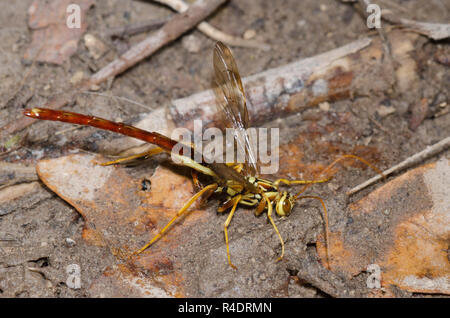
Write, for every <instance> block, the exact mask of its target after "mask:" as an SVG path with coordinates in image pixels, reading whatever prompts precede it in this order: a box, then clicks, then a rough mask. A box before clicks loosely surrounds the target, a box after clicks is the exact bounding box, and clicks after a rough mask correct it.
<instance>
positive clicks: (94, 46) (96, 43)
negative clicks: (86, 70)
mask: <svg viewBox="0 0 450 318" xmlns="http://www.w3.org/2000/svg"><path fill="white" fill-rule="evenodd" d="M84 45H85V46H86V48H87V49H88V51H89V54H90V55H91V56H92V57H93V58H94V59H96V60H98V59H99V58H101V57H102V56H103V55H104V54H105V53H106V52H107V51H108V47H107V46H106V45H105V43H103V42H102V41H100V40H99V39H97V38H96V37H95V36H94V35H92V34H90V33H87V34H86V35H85V36H84Z"/></svg>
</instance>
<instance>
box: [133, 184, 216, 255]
mask: <svg viewBox="0 0 450 318" xmlns="http://www.w3.org/2000/svg"><path fill="white" fill-rule="evenodd" d="M216 188H217V184H216V183H213V184H210V185H208V186H206V187H204V188H203V189H202V190H201V191H199V192H197V193H196V194H195V195H194V196H193V197H192V198H191V199H190V200H189V201H188V202H186V204H185V205H184V206H183V207H182V208H181V210H180V211H178V212H177V214H176V215H175V216H174V217H173V218H172V219H171V220H170V221H169V223H167V225H166V226H165V227H164V228H163V229H162V230H161V231H159V233H158V234H156V235H155V237H153V238H152V240H151V241H150V242H148V243H147V244H145V245H144V247H142V248H141V249H139V250H138V251H136V252H134V253H133V254H132V255H138V254H140V253H142V252H143V251H145V250H146V249H147V248H148V247H150V246H151V245H152V244H153V243H154V242H155V241H157V240H158V239H159V238H160V237H161V236H162V235H163V234H164V232H166V231H167V229H168V228H169V227H170V225H171V224H172V223H173V222H175V220H176V219H177V218H179V217H180V216H181V215H182V214H183V213H184V212H186V210H187V209H189V207H190V206H191V205H192V204H193V203H194V202H195V201H196V200H197V199H198V198H199V197H201V196H202V194H203V193H205V192H207V191H210V190H212V189H216Z"/></svg>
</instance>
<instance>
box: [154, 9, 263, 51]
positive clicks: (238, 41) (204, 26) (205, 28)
mask: <svg viewBox="0 0 450 318" xmlns="http://www.w3.org/2000/svg"><path fill="white" fill-rule="evenodd" d="M153 1H156V2H159V3H161V4H164V5H166V6H168V7H170V8H172V9H173V10H175V11H177V12H184V11H186V10H187V9H188V8H189V5H188V4H186V3H185V2H184V1H183V0H153ZM197 29H198V30H199V31H201V32H203V33H204V34H205V35H206V36H208V37H210V38H212V39H214V40H216V41H222V42H224V43H226V44H228V45H230V46H240V47H250V48H258V49H261V50H264V51H268V50H270V46H269V45H268V44H266V43H261V42H258V41H251V40H245V39H242V38H239V37H235V36H232V35H229V34H226V33H224V32H222V31H220V30H218V29H216V28H215V27H213V26H212V25H211V24H209V23H207V22H201V23H200V24H199V25H198V26H197Z"/></svg>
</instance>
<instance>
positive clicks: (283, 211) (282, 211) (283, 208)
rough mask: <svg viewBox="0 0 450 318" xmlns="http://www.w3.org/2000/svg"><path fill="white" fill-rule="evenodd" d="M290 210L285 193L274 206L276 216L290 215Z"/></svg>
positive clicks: (290, 204)
mask: <svg viewBox="0 0 450 318" xmlns="http://www.w3.org/2000/svg"><path fill="white" fill-rule="evenodd" d="M291 210H292V203H291V201H290V200H289V198H288V194H287V192H284V193H283V195H282V196H281V198H280V200H279V201H278V203H277V206H276V211H277V214H278V215H280V216H287V215H289V213H291Z"/></svg>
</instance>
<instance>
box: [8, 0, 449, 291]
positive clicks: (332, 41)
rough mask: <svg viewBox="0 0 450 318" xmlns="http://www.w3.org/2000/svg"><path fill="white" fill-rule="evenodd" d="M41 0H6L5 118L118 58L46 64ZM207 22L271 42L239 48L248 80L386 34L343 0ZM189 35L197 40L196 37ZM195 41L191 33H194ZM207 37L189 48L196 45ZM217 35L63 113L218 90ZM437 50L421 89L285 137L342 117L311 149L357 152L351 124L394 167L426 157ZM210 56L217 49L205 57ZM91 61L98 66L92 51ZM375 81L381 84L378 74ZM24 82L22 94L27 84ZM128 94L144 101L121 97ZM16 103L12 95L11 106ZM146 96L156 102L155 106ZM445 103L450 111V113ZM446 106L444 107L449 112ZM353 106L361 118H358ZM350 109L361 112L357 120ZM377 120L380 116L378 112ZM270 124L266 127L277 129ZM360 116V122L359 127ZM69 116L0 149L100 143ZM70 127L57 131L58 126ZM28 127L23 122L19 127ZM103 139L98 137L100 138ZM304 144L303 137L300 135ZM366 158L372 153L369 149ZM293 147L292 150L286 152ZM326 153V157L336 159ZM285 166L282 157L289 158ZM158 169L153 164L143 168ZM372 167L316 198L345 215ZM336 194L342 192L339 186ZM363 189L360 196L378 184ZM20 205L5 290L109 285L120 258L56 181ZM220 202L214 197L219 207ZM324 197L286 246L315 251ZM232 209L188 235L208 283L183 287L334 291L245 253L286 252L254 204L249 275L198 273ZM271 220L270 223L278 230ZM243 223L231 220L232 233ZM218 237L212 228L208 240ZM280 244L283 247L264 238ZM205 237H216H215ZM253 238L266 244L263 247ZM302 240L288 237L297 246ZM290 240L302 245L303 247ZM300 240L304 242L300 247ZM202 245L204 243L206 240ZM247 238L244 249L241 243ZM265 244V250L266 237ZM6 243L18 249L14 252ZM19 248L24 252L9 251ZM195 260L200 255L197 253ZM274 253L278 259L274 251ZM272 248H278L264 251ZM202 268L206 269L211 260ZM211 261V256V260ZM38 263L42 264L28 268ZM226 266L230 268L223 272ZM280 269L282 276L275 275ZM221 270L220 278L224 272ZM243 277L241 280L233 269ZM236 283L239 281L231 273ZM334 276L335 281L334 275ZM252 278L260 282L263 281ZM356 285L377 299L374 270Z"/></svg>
mask: <svg viewBox="0 0 450 318" xmlns="http://www.w3.org/2000/svg"><path fill="white" fill-rule="evenodd" d="M389 2H392V3H395V6H393V8H396V9H397V10H400V9H401V10H400V11H399V14H401V15H402V17H405V18H409V19H413V20H417V21H427V22H436V23H448V21H449V20H450V19H449V18H450V1H449V0H439V1H438V0H436V1H425V0H420V1H419V0H416V1H403V0H397V1H389ZM31 3H32V0H22V1H13V2H11V1H6V0H0V8H1V10H0V83H1V84H0V127H1V126H3V125H5V124H7V123H9V122H11V121H14V120H15V119H17V118H19V117H20V116H21V110H22V109H24V108H29V107H31V106H35V105H36V106H39V105H42V104H44V103H45V102H46V101H47V100H48V98H50V97H51V96H54V95H57V94H59V93H61V92H63V91H64V90H65V89H66V87H68V83H70V80H71V78H72V77H73V76H74V74H76V73H77V72H78V71H83V72H84V73H85V74H91V73H92V71H93V68H94V69H95V68H100V67H102V66H104V65H105V64H106V63H107V62H108V59H110V58H111V56H109V55H107V56H105V57H104V58H102V59H99V60H96V61H93V60H89V58H86V57H87V56H88V52H87V50H86V48H85V47H84V46H83V45H82V44H81V43H80V45H79V48H78V51H77V52H76V53H75V55H74V56H72V57H71V58H70V60H69V61H68V62H66V63H64V64H63V65H62V66H55V65H49V64H44V63H30V61H25V60H24V59H23V56H24V52H25V50H26V48H27V46H28V44H29V43H30V39H31V36H30V30H29V28H28V26H27V10H28V7H29V6H30V4H31ZM171 14H172V12H171V11H170V10H169V9H167V8H165V7H163V6H161V5H158V4H155V3H153V2H151V1H130V0H108V1H98V2H96V4H95V6H94V7H92V8H91V9H90V10H89V11H88V14H87V18H88V21H89V27H88V32H90V33H92V34H94V35H97V36H98V37H100V38H104V37H103V35H104V34H105V32H106V31H108V30H109V29H111V28H113V27H117V26H122V25H126V24H128V23H134V22H140V21H145V20H148V19H153V18H154V19H158V18H163V17H167V16H170V15H171ZM208 22H210V23H211V24H213V25H214V26H216V27H218V28H220V29H222V30H224V31H226V32H227V33H230V34H233V35H237V36H242V35H243V34H244V33H245V32H246V31H247V30H255V31H256V35H255V39H257V40H260V41H264V42H266V43H269V44H270V45H271V50H270V51H268V52H266V51H263V50H257V49H248V48H233V53H234V56H235V59H236V60H237V61H238V65H239V68H240V72H241V74H242V75H243V76H246V75H250V74H255V73H259V72H261V71H263V70H266V69H269V68H272V67H276V66H280V65H284V64H286V63H289V62H292V61H294V60H297V59H300V58H303V57H310V56H314V55H317V54H319V53H323V52H326V51H329V50H331V49H334V48H337V47H340V46H342V45H345V44H347V43H349V42H351V41H354V40H356V39H358V38H361V37H363V36H367V35H372V36H374V35H375V36H376V32H375V33H374V32H373V31H370V30H368V29H367V28H366V26H365V20H364V18H363V17H362V16H361V15H360V14H359V13H358V12H357V11H356V10H355V8H354V6H353V5H351V4H348V3H342V2H340V1H325V0H323V1H316V0H304V1H298V0H276V1H266V0H248V1H238V0H231V1H229V2H227V3H226V5H224V6H223V7H221V8H220V9H219V10H218V11H217V12H216V13H215V14H214V15H213V16H212V17H210V18H209V19H208ZM144 37H145V34H143V35H136V36H133V37H130V38H128V39H126V40H121V41H108V42H107V44H108V45H109V46H110V47H111V48H112V49H114V50H117V51H118V52H121V51H123V50H125V49H126V48H128V47H129V46H131V45H133V44H134V43H137V42H138V41H139V40H142V39H143V38H144ZM188 37H189V38H188ZM187 39H188V40H187ZM188 41H190V42H195V43H197V44H198V45H199V48H198V50H196V52H195V53H192V52H190V51H189V50H188V48H189V45H188V44H189V43H188V44H187V42H188ZM213 46H214V41H213V40H211V39H209V38H207V37H206V36H204V35H203V34H202V33H200V32H199V31H197V30H193V31H191V32H188V34H186V35H184V37H183V38H180V39H178V40H176V41H174V42H173V43H172V44H170V45H168V46H165V47H164V48H163V49H161V50H159V51H158V52H157V53H156V54H154V55H153V56H151V57H150V58H147V59H145V60H144V61H142V62H141V63H139V64H138V65H137V66H135V67H133V68H131V69H130V70H128V71H126V72H125V73H124V74H122V75H121V76H118V77H117V78H115V79H114V81H113V82H112V83H110V84H111V85H110V87H109V89H108V88H106V87H102V90H101V91H99V92H98V93H101V94H102V96H99V95H95V94H83V95H79V96H78V97H77V99H76V102H75V103H74V105H70V106H69V107H67V108H66V109H70V110H73V111H77V112H81V113H90V114H98V115H102V114H103V115H102V116H103V117H107V118H109V119H112V120H124V121H128V122H132V121H133V120H135V119H136V118H138V117H139V114H141V113H145V112H148V111H149V109H156V108H157V107H160V106H162V105H166V104H168V103H169V102H170V101H171V100H172V99H176V98H181V97H185V96H188V95H191V94H194V93H196V92H199V91H202V90H205V89H208V88H210V85H211V79H212V66H211V63H210V60H211V59H210V56H211V52H212V48H213ZM437 54H440V55H442V56H447V59H448V56H449V55H450V47H449V42H448V40H447V41H440V42H435V41H429V40H428V39H426V38H425V37H424V38H423V41H422V46H421V47H420V48H418V49H417V55H416V56H415V58H416V60H417V63H418V65H419V69H418V72H419V74H420V79H421V80H420V82H419V84H418V85H417V87H414V89H413V90H411V92H410V94H408V95H402V96H395V95H394V96H393V95H392V94H390V92H385V93H384V95H383V94H382V95H380V94H379V95H376V96H367V97H360V98H356V99H354V100H344V101H339V102H335V103H331V102H330V105H329V107H330V109H329V110H328V109H324V107H325V106H323V107H322V108H312V109H306V110H305V111H304V112H303V113H302V114H301V118H302V120H301V121H299V116H297V115H292V116H290V117H287V118H284V119H283V120H282V122H281V123H280V121H276V123H277V126H279V127H280V128H281V130H280V136H281V137H282V139H284V140H285V142H286V143H288V142H292V141H293V140H292V138H291V137H290V136H298V135H299V134H301V133H302V132H305V131H308V129H310V127H311V125H319V126H325V125H326V124H327V123H329V122H332V121H335V120H336V121H339V120H341V119H342V123H341V124H340V125H336V127H337V128H336V129H335V130H334V131H333V132H332V133H330V134H326V133H323V134H322V135H321V137H320V140H319V139H317V137H314V136H313V135H310V136H311V138H312V139H314V138H315V139H314V143H312V144H314V145H316V144H317V143H318V142H319V141H320V142H322V143H324V144H327V145H330V144H338V145H339V150H340V151H339V152H342V151H343V152H346V151H351V150H352V149H354V147H355V144H354V141H353V140H351V139H350V138H349V137H348V135H346V133H345V132H346V129H347V128H348V127H351V128H352V130H353V131H356V132H358V133H361V134H362V135H363V136H364V138H363V140H360V141H358V142H360V143H362V144H364V145H366V146H370V147H372V148H373V149H375V150H374V153H372V154H371V153H367V154H366V155H367V156H369V158H368V159H373V160H375V161H376V165H377V166H378V167H379V168H380V169H382V170H384V169H387V168H389V167H391V166H392V165H394V164H396V163H398V162H400V161H401V160H403V159H405V158H407V157H409V156H411V155H413V154H414V153H417V152H419V151H421V150H423V149H424V148H426V147H427V146H428V145H431V144H434V143H436V142H438V141H440V140H442V139H444V138H445V137H447V136H449V135H450V115H449V112H448V111H447V112H446V110H448V109H449V107H450V106H449V103H448V102H449V90H448V87H449V85H448V84H449V83H450V69H449V66H448V62H447V65H443V64H442V63H439V61H437V59H436V58H435V57H436V55H437ZM205 57H208V58H205ZM87 59H88V60H89V61H90V62H91V63H94V65H92V64H91V63H87V62H86V60H87ZM367 85H368V86H370V85H374V86H376V83H367ZM16 92H17V94H16ZM112 96H118V97H123V98H126V99H128V100H132V101H134V102H136V103H130V102H126V101H124V99H119V98H115V97H112ZM423 98H427V100H428V101H430V103H429V108H428V110H427V113H426V116H425V119H424V120H423V121H422V122H421V123H420V125H418V127H417V129H415V130H411V129H410V128H409V127H410V121H411V110H412V106H413V105H416V104H418V102H419V101H420V100H421V99H423ZM7 101H8V102H7ZM142 105H146V106H145V108H144V107H143V106H142ZM381 106H386V107H393V108H394V109H395V112H394V113H393V114H391V115H388V116H385V117H383V116H378V117H377V115H376V114H377V113H376V111H377V110H380V107H381ZM445 112H446V113H445ZM441 113H442V115H438V114H441ZM349 114H353V115H349ZM349 116H350V119H349ZM374 118H375V122H374ZM271 124H272V123H270V122H269V123H266V124H265V125H266V126H268V127H270V126H271ZM349 125H350V126H349ZM67 129H68V126H67V125H63V124H60V123H48V122H38V123H35V124H33V125H32V126H31V127H30V128H28V129H26V131H27V132H28V136H27V141H26V143H25V145H24V146H23V147H21V148H20V149H18V150H17V151H13V152H11V153H8V154H5V155H2V157H1V159H0V160H2V161H5V162H13V163H26V164H35V163H36V161H37V160H39V159H41V158H50V157H58V156H61V155H62V154H65V153H67V152H68V151H69V150H71V149H74V148H81V149H83V150H85V151H91V152H96V151H97V150H98V149H96V148H95V142H91V140H90V139H88V140H82V138H85V137H88V136H92V134H94V132H95V130H94V129H91V128H83V129H81V131H82V132H81V133H80V130H79V129H77V130H67ZM56 132H59V133H58V134H55V133H56ZM22 133H24V132H22ZM95 137H96V138H100V139H101V138H111V135H110V134H106V133H102V132H101V133H98V134H97V135H96V136H95ZM89 138H92V137H89ZM294 141H295V140H294ZM302 141H303V142H305V144H299V147H301V148H302V149H303V150H304V151H303V152H304V154H305V157H304V158H302V161H303V162H308V161H310V162H313V161H315V160H319V159H318V156H319V157H320V155H321V154H320V148H319V149H317V147H313V146H312V145H308V144H307V142H308V141H307V140H306V141H305V140H302ZM362 155H364V154H362ZM286 157H289V156H288V155H286ZM441 157H449V152H448V150H447V151H444V152H442V153H440V154H439V155H437V156H435V157H433V158H431V159H429V160H428V161H427V162H433V161H436V160H438V159H439V158H441ZM328 159H329V158H320V160H322V161H326V160H328ZM281 168H282V167H281ZM136 169H137V170H135V171H134V172H133V171H130V172H129V173H130V175H132V176H136V177H137V176H138V175H139V174H140V173H149V171H153V170H152V169H154V166H153V168H152V167H150V168H143V167H138V168H136ZM145 169H147V170H145ZM370 176H371V172H370V170H367V169H357V168H354V167H353V168H349V169H347V170H346V169H344V170H343V171H342V172H341V173H339V174H338V176H337V178H336V180H334V181H333V182H332V183H331V184H330V186H328V187H327V186H325V187H323V188H322V189H321V190H320V189H319V190H317V191H318V192H316V194H317V195H321V196H323V197H324V198H326V201H327V205H329V210H330V211H333V210H335V211H339V210H340V211H343V210H345V207H346V205H347V204H348V203H349V202H348V201H349V200H348V199H347V198H346V196H345V191H340V190H339V189H344V188H345V189H348V188H351V187H352V186H353V185H357V184H359V183H361V182H363V181H365V180H366V179H368V178H369V177H370ZM330 190H331V191H332V193H333V194H330ZM370 190H371V189H366V190H365V191H362V192H361V193H359V194H357V195H356V196H355V197H354V198H352V199H351V201H356V200H358V199H359V198H361V197H363V196H364V195H366V194H368V193H369V192H370ZM11 204H12V203H11V202H6V203H5V202H0V212H2V211H6V212H5V213H0V297H99V296H105V295H109V294H108V293H107V292H105V290H108V287H106V288H99V287H98V286H97V287H95V288H92V287H91V285H92V284H93V283H94V282H97V283H98V278H99V277H101V276H102V275H103V273H104V272H105V270H107V269H108V268H113V267H115V266H116V265H117V259H116V258H115V257H114V256H113V255H112V254H111V253H110V251H109V249H107V248H105V247H101V246H94V245H91V244H89V243H88V242H86V241H85V240H84V239H83V237H82V229H83V227H84V226H85V224H84V222H85V221H84V220H83V218H81V217H80V214H79V213H78V212H77V211H76V210H75V209H74V208H73V207H72V206H70V205H69V204H67V203H66V202H65V201H64V200H62V199H61V198H60V197H58V196H57V195H55V194H54V193H53V192H52V191H51V190H49V189H48V188H46V187H45V186H44V185H43V184H42V183H41V184H40V186H39V187H36V188H33V190H32V191H30V193H28V194H27V195H26V196H25V197H22V198H21V199H20V200H19V201H15V202H14V208H10V209H7V207H10V206H11ZM216 208H217V204H213V206H212V207H211V211H213V210H214V209H216ZM318 211H319V208H318V205H315V204H305V205H303V206H302V207H301V208H299V210H298V211H297V213H294V216H291V218H290V220H292V218H296V221H292V222H288V221H287V220H284V221H283V222H282V223H281V224H280V225H279V229H280V232H282V233H285V235H286V237H285V239H286V242H287V244H286V245H287V246H286V253H287V254H291V255H294V254H296V253H298V254H300V255H304V256H305V258H308V257H309V258H311V259H313V258H314V257H313V256H311V255H312V253H313V251H312V250H313V249H314V246H313V245H314V244H312V242H314V241H315V239H316V237H317V235H319V234H320V233H321V231H322V226H321V219H320V213H319V212H318ZM225 218H226V216H224V215H220V216H218V217H217V220H216V221H215V222H211V223H209V224H205V225H202V227H201V228H199V229H198V230H196V231H195V233H193V234H194V235H197V236H198V237H197V239H196V241H195V242H191V243H189V245H188V247H189V248H191V249H192V251H193V252H192V255H191V256H190V257H191V260H195V259H198V260H199V263H197V264H192V263H191V265H192V266H193V267H194V268H195V271H197V272H199V274H198V277H197V279H193V278H192V281H190V282H188V283H187V285H188V286H189V288H187V290H186V295H188V296H194V297H202V296H209V297H218V296H228V297H233V296H241V297H244V296H255V297H323V296H327V295H326V294H324V293H323V292H322V291H320V290H319V289H317V288H316V287H313V286H311V285H308V284H299V283H298V282H297V281H295V280H293V279H291V278H292V277H294V276H295V275H296V272H298V270H297V269H296V267H299V266H300V267H301V266H302V265H301V263H299V262H296V261H291V262H289V261H287V262H286V263H282V264H280V263H276V264H275V263H274V264H273V265H272V267H273V268H261V266H259V265H258V264H259V263H260V261H262V259H263V258H264V257H265V256H263V255H264V254H262V253H261V254H258V253H256V252H255V253H256V254H255V253H253V252H248V253H246V252H245V251H246V250H247V249H249V248H250V249H253V248H260V249H261V250H262V251H263V252H267V250H270V251H272V252H269V255H272V254H273V253H274V252H273V250H274V251H275V253H276V252H277V251H278V252H279V249H278V248H277V246H278V245H277V237H276V236H275V235H274V234H273V233H272V232H269V231H271V229H270V226H268V225H267V224H266V223H265V221H264V220H263V219H261V218H259V219H256V221H255V218H254V217H253V215H252V214H251V213H243V215H242V217H240V218H239V219H235V220H233V228H234V229H235V230H233V231H236V232H235V237H236V239H235V240H234V242H232V244H231V248H232V249H234V253H235V254H233V255H234V257H235V258H236V259H249V260H250V265H249V266H247V267H246V269H244V272H241V273H240V274H239V275H238V276H234V277H233V276H232V274H231V273H230V272H227V273H226V274H223V273H222V272H221V271H222V270H224V268H225V266H220V267H216V268H214V267H213V268H214V270H212V271H211V272H208V273H206V272H201V271H199V268H198V267H200V266H202V264H203V265H205V264H206V265H208V264H210V263H214V262H215V261H216V257H215V253H214V252H212V253H210V254H208V255H209V256H208V257H209V258H208V257H203V256H202V252H203V249H205V248H209V249H212V250H216V249H217V250H219V249H221V250H222V249H224V242H223V234H222V232H221V231H222V224H223V222H224V221H225ZM342 219H345V214H344V213H342V214H339V213H336V214H334V215H333V216H331V217H330V224H336V223H339V222H342ZM268 229H269V230H268ZM230 231H232V230H230ZM206 233H210V234H211V236H209V237H208V236H207V234H206ZM265 241H273V243H265ZM205 242H206V243H205ZM251 242H259V243H258V244H257V245H254V246H252V245H251ZM289 242H291V243H289ZM292 242H297V244H294V243H292ZM298 242H300V244H299V243H298ZM202 243H203V245H202ZM238 245H240V248H238V247H237V246H238ZM255 246H256V247H255ZM5 250H7V251H9V252H8V253H6V252H5ZM11 251H13V252H11ZM196 256H198V258H196ZM272 256H274V255H272ZM266 257H267V256H266ZM70 264H77V265H79V267H80V268H81V270H82V279H83V284H82V285H81V288H79V289H73V288H69V286H68V285H67V283H66V282H67V276H68V274H67V272H66V269H67V266H68V265H70ZM206 265H205V266H206ZM208 266H209V265H208ZM30 268H32V269H31V270H30ZM226 270H227V271H228V269H226ZM273 273H275V274H274V276H273V277H272V276H271V277H267V275H271V274H273ZM222 275H223V276H222ZM230 277H232V278H230ZM227 279H228V280H227ZM330 279H332V277H331V278H330ZM255 284H256V285H258V290H255ZM349 284H350V285H351V286H352V288H353V290H355V293H356V295H367V292H366V291H364V290H363V289H364V288H365V279H364V277H359V278H357V279H355V280H353V281H352V282H351V283H349ZM398 295H399V296H403V297H414V296H416V294H413V293H409V292H406V291H399V292H398Z"/></svg>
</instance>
